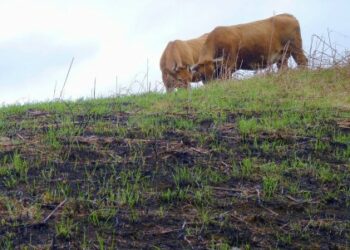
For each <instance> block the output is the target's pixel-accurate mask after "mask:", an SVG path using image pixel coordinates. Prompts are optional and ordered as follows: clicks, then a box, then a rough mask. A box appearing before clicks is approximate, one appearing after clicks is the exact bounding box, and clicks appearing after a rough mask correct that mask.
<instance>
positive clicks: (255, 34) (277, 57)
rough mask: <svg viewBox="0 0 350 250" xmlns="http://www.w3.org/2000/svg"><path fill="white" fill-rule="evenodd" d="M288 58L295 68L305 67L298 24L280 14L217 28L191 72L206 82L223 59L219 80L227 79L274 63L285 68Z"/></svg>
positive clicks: (210, 35)
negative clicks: (292, 59)
mask: <svg viewBox="0 0 350 250" xmlns="http://www.w3.org/2000/svg"><path fill="white" fill-rule="evenodd" d="M290 56H292V57H293V58H294V60H295V61H296V63H297V64H298V65H301V66H306V65H307V62H308V61H307V58H306V57H305V55H304V52H303V49H302V39H301V34H300V26H299V22H298V20H297V19H296V18H295V17H294V16H292V15H289V14H281V15H277V16H273V17H270V18H268V19H264V20H260V21H256V22H252V23H247V24H239V25H234V26H221V27H216V28H215V29H214V30H213V31H212V32H211V33H209V35H208V38H207V40H206V42H205V44H204V45H203V47H202V49H201V52H200V55H199V59H198V62H197V64H196V65H194V66H193V67H192V71H193V72H197V73H199V74H200V75H201V77H202V80H203V81H207V80H212V79H213V77H214V76H215V75H214V74H215V72H214V71H215V68H216V67H217V66H215V61H218V60H217V58H222V59H221V63H222V68H221V69H222V70H221V73H222V75H221V77H230V76H231V74H232V73H233V72H234V71H235V70H237V69H247V70H251V69H254V70H255V69H259V68H260V69H261V68H266V67H267V66H269V65H272V64H274V63H277V66H278V68H282V67H287V66H288V64H287V61H288V58H289V57H290ZM215 59H216V60H215Z"/></svg>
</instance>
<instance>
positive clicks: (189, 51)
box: [160, 34, 207, 92]
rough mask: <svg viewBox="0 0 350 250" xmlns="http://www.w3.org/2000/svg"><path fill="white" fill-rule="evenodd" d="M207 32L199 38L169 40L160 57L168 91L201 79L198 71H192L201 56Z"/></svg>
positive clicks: (187, 85) (185, 86) (184, 86)
mask: <svg viewBox="0 0 350 250" xmlns="http://www.w3.org/2000/svg"><path fill="white" fill-rule="evenodd" d="M206 38H207V34H204V35H202V36H201V37H199V38H196V39H192V40H187V41H182V40H175V41H172V42H169V43H168V45H167V46H166V48H165V50H164V52H163V55H162V57H161V59H160V69H161V71H162V78H163V82H164V85H165V88H166V90H167V92H171V91H173V90H174V89H175V88H188V87H189V83H190V82H198V81H200V77H199V74H198V73H192V72H191V66H192V65H194V64H195V63H196V62H197V61H198V58H199V52H200V49H201V47H202V45H203V44H204V42H205V40H206Z"/></svg>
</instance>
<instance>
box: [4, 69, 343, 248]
mask: <svg viewBox="0 0 350 250" xmlns="http://www.w3.org/2000/svg"><path fill="white" fill-rule="evenodd" d="M349 78H350V68H349V67H338V68H330V69H323V70H313V71H302V70H295V71H287V72H283V73H279V74H273V75H265V76H256V77H253V78H250V79H247V80H243V81H228V82H217V83H215V82H214V83H211V84H208V85H207V86H204V87H201V88H199V89H193V90H189V91H177V92H175V93H172V94H167V95H165V94H160V93H149V94H142V95H136V96H125V97H118V98H110V99H96V100H79V101H76V102H49V103H38V104H29V105H23V106H19V105H14V106H8V107H4V108H1V109H0V248H4V249H12V248H19V249H31V248H33V247H34V248H43V249H45V248H52V247H53V248H55V247H58V248H61V249H64V248H77V249H78V248H80V249H89V248H91V249H114V248H125V249H140V248H154V249H183V248H194V249H208V248H209V249H231V248H232V247H241V249H255V248H281V249H283V248H295V249H299V248H300V249H302V248H320V247H325V248H327V247H328V248H339V249H346V248H347V247H349V245H350V241H349V238H350V222H349V221H350V209H349V208H350V189H349V186H350V98H349V97H350V82H349ZM330 239H331V240H330Z"/></svg>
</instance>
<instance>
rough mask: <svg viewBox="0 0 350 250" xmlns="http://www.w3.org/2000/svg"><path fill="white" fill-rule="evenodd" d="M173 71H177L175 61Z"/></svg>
mask: <svg viewBox="0 0 350 250" xmlns="http://www.w3.org/2000/svg"><path fill="white" fill-rule="evenodd" d="M173 71H174V72H176V71H177V63H174V67H173Z"/></svg>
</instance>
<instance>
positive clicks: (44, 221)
mask: <svg viewBox="0 0 350 250" xmlns="http://www.w3.org/2000/svg"><path fill="white" fill-rule="evenodd" d="M66 202H67V198H65V199H64V200H63V201H62V202H61V203H60V204H58V206H57V207H56V208H55V209H54V210H53V211H52V212H51V213H50V214H49V215H48V216H47V217H46V218H45V219H44V220H43V222H42V223H44V224H45V223H46V222H47V221H48V220H49V219H50V218H51V216H52V215H54V214H55V213H56V212H57V210H58V209H60V208H61V207H62V206H63V205H64V204H65V203H66Z"/></svg>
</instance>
